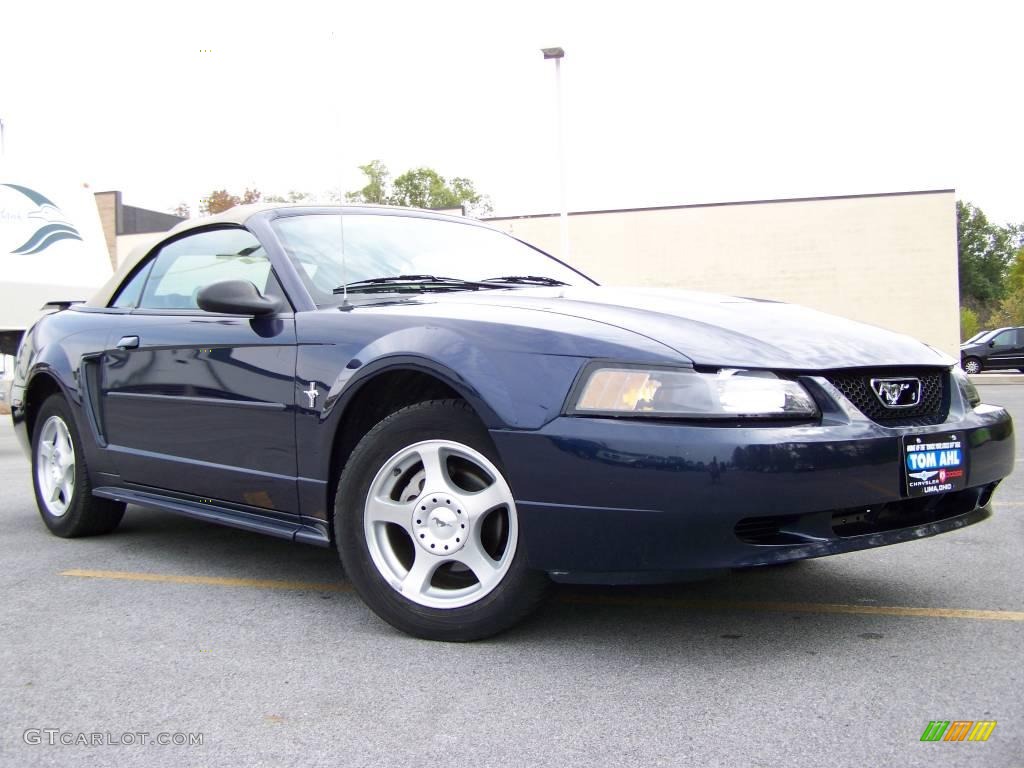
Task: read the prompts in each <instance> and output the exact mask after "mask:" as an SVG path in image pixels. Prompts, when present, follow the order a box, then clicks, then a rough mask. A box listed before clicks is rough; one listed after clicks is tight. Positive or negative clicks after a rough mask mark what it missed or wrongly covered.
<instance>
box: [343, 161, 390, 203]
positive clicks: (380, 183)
mask: <svg viewBox="0 0 1024 768" xmlns="http://www.w3.org/2000/svg"><path fill="white" fill-rule="evenodd" d="M359 170H360V171H362V172H363V175H365V176H366V186H365V187H363V188H362V189H357V190H356V191H355V192H346V193H345V199H346V200H347V201H348V202H350V203H373V204H374V205H387V204H388V199H387V197H388V185H389V181H390V180H391V174H390V173H389V172H388V169H387V166H386V165H384V163H383V162H382V161H380V160H371V161H370V162H368V163H367V164H366V165H360V166H359Z"/></svg>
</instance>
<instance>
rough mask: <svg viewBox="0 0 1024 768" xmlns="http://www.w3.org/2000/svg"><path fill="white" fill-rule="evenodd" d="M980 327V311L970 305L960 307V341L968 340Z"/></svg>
mask: <svg viewBox="0 0 1024 768" xmlns="http://www.w3.org/2000/svg"><path fill="white" fill-rule="evenodd" d="M980 328H981V325H980V323H979V321H978V313H977V312H975V311H974V310H973V309H971V308H970V307H960V341H967V340H968V339H969V338H971V336H973V335H974V334H976V333H977V332H978V330H979V329H980Z"/></svg>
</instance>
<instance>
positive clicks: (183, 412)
mask: <svg viewBox="0 0 1024 768" xmlns="http://www.w3.org/2000/svg"><path fill="white" fill-rule="evenodd" d="M221 280H249V281H250V282H252V283H253V284H254V285H256V287H257V288H258V289H259V290H260V291H261V292H263V293H264V294H265V295H272V296H277V297H280V298H281V299H282V306H284V307H286V308H287V310H286V311H281V312H278V313H276V314H274V315H270V316H264V317H251V316H240V315H226V314H219V313H210V312H204V311H203V310H201V309H199V307H198V306H197V303H196V294H197V293H198V292H199V290H200V289H201V288H203V287H205V286H206V285H209V284H211V283H214V282H219V281H221ZM124 293H127V294H128V295H127V296H120V295H119V296H118V297H116V298H115V300H114V305H115V306H120V307H122V308H124V307H126V306H127V307H128V308H129V311H128V313H127V314H123V315H122V316H121V318H120V320H121V323H120V327H119V328H118V330H117V332H116V333H114V334H113V335H112V336H111V338H110V339H109V340H108V346H109V349H107V351H106V352H105V354H104V356H103V362H102V384H101V393H102V395H101V396H102V410H103V422H104V429H105V437H106V440H107V443H108V448H109V449H110V451H111V452H112V454H113V456H114V461H115V464H116V467H117V470H118V473H119V474H120V476H121V480H122V481H123V482H126V483H130V484H134V485H138V486H147V487H149V488H154V489H162V490H165V491H172V492H176V493H183V494H188V495H191V496H197V497H200V498H201V499H208V500H210V501H213V502H230V503H233V504H238V505H244V506H246V507H257V508H261V509H264V510H274V511H277V512H280V513H284V514H297V513H298V504H297V492H296V480H295V474H296V470H295V428H294V409H293V406H294V401H295V386H294V375H295V355H296V348H295V322H294V317H293V315H292V312H291V308H290V305H288V303H287V300H286V299H285V297H284V294H283V292H282V291H281V288H280V284H279V283H278V281H277V278H276V276H275V274H274V270H273V268H272V266H271V263H270V260H269V259H268V257H267V254H266V252H265V250H264V249H263V248H262V246H261V245H260V243H259V242H258V240H257V239H256V238H255V236H254V235H252V233H250V232H248V231H247V230H245V229H242V228H237V227H233V228H220V229H209V230H201V231H199V232H194V233H190V234H188V235H186V236H184V237H182V238H179V239H176V240H173V241H171V242H169V243H168V244H166V245H164V246H162V247H161V248H160V250H159V251H158V252H156V253H154V254H151V255H150V256H149V258H148V259H147V260H146V261H144V262H143V263H141V264H140V267H139V269H138V270H137V271H136V274H135V275H134V277H133V278H132V279H131V280H130V281H129V282H128V283H126V285H125V287H124V289H123V290H122V294H124Z"/></svg>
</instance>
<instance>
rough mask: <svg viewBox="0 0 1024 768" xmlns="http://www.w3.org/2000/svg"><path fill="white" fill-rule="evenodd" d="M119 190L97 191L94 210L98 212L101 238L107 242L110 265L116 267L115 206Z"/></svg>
mask: <svg viewBox="0 0 1024 768" xmlns="http://www.w3.org/2000/svg"><path fill="white" fill-rule="evenodd" d="M120 194H121V193H120V192H97V193H96V210H97V211H98V212H99V214H100V226H102V227H103V238H104V239H105V240H106V242H107V253H109V254H110V265H111V266H112V267H113V268H114V269H117V206H118V198H119V197H120Z"/></svg>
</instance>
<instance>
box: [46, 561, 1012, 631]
mask: <svg viewBox="0 0 1024 768" xmlns="http://www.w3.org/2000/svg"><path fill="white" fill-rule="evenodd" d="M60 575H61V576H77V577H80V578H87V579H116V580H121V581H150V582H160V583H165V584H203V585H207V586H214V587H251V588H255V589H294V590H309V591H317V592H346V593H349V592H352V591H353V590H352V587H351V586H350V585H349V584H339V583H336V582H326V583H324V582H312V581H280V580H277V579H236V578H226V577H222V576H185V575H178V574H165V573H133V572H131V571H90V570H79V569H72V570H68V571H61V573H60ZM558 599H559V602H563V603H570V604H583V605H624V606H640V607H645V606H649V607H664V608H693V609H697V610H708V609H711V610H726V611H757V612H768V613H823V614H827V613H845V614H859V615H866V616H906V617H917V618H928V619H973V620H976V621H1024V611H987V610H977V609H972V608H913V607H909V606H896V605H852V604H847V603H782V602H771V601H767V602H759V601H753V600H699V599H688V598H676V597H630V596H626V595H608V594H592V595H581V594H573V593H571V592H570V593H563V594H561V595H559V598H558Z"/></svg>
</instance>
